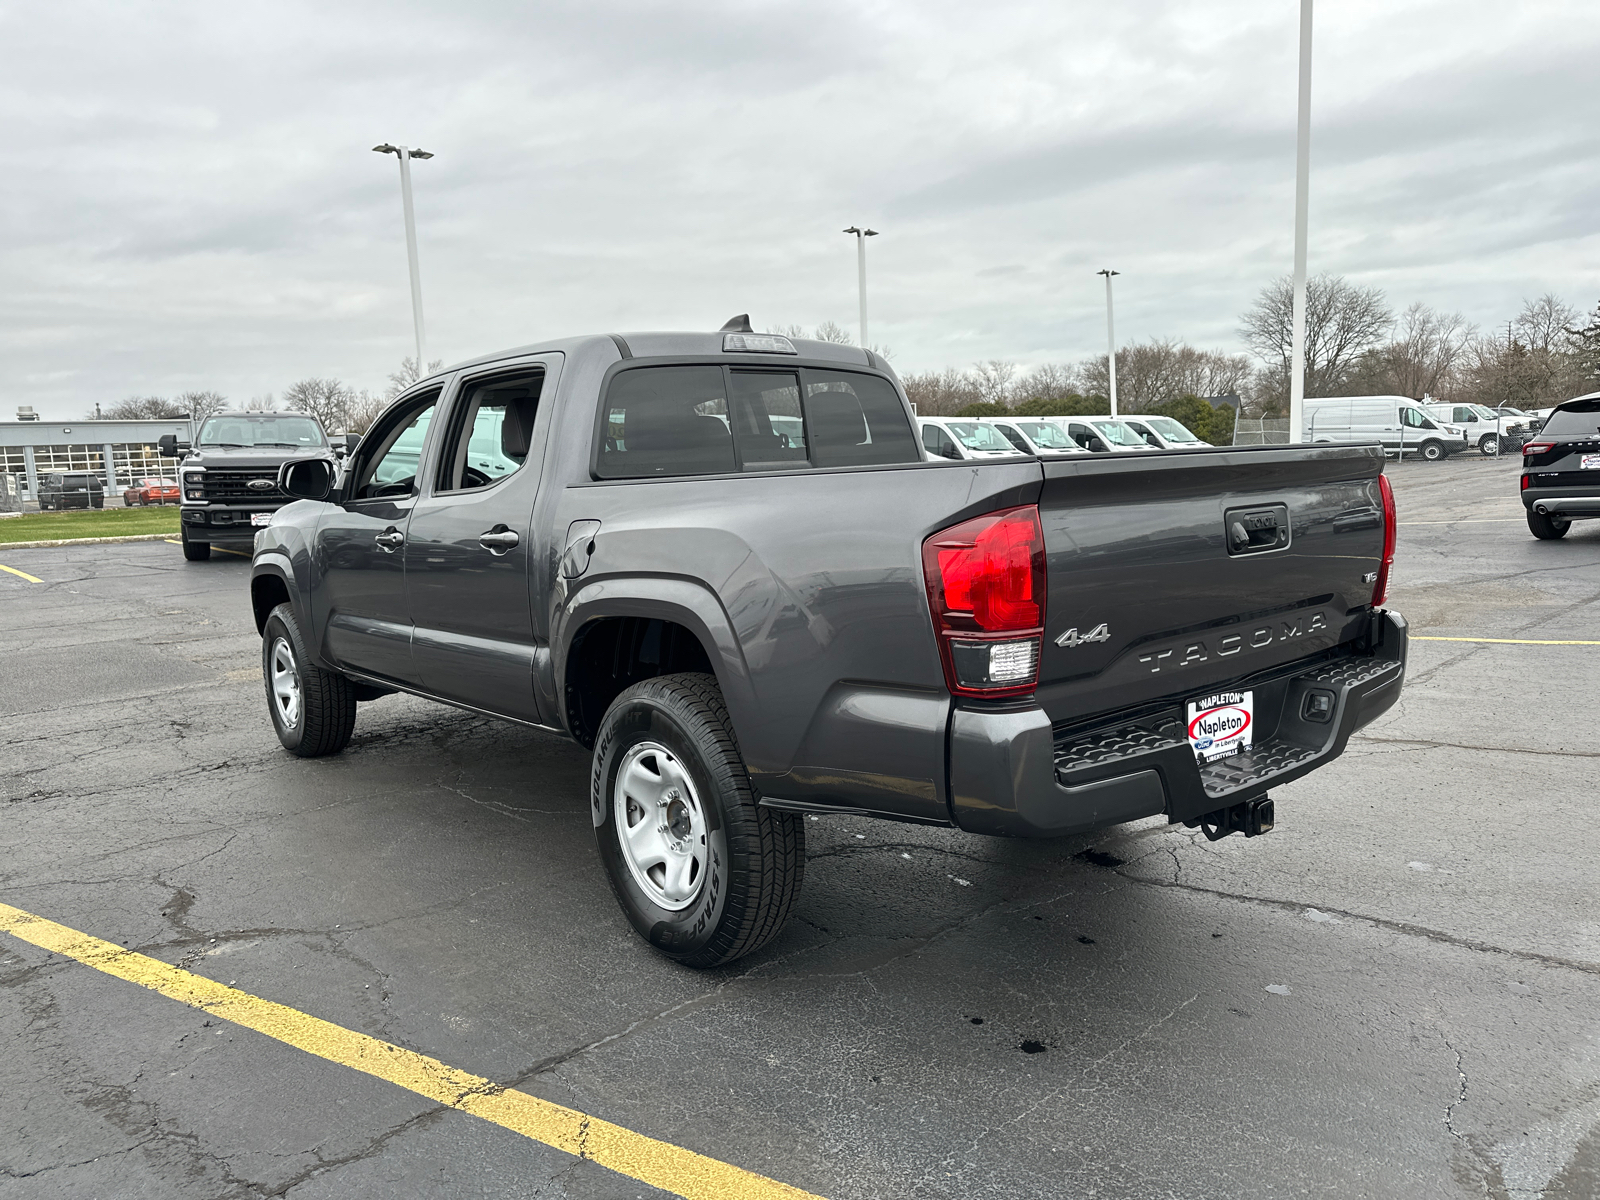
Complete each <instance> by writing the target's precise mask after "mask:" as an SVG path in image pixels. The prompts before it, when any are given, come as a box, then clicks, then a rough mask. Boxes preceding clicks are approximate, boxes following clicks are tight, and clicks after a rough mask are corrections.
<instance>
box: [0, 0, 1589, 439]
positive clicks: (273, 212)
mask: <svg viewBox="0 0 1600 1200" xmlns="http://www.w3.org/2000/svg"><path fill="white" fill-rule="evenodd" d="M1297 22H1298V5H1297V4H1295V3H1293V0H1274V2H1268V3H1263V2H1262V0H1248V2H1232V0H1229V2H1222V0H1217V2H1212V3H1207V2H1205V0H1189V2H1187V3H1161V2H1158V0H1123V2H1121V3H1117V4H1106V3H1092V4H1091V3H1083V2H1079V0H1054V2H1034V3H1021V2H1015V3H1014V2H1010V0H986V2H984V3H976V2H972V0H969V2H967V3H950V2H946V0H851V2H849V3H833V2H830V0H810V2H808V3H804V4H801V3H770V2H766V0H737V2H731V0H730V2H726V3H701V4H695V3H689V2H687V0H676V2H673V3H651V2H640V0H581V2H578V0H574V2H571V3H511V2H509V0H499V2H496V0H452V2H451V3H449V4H442V3H438V4H424V3H416V2H407V0H389V2H387V3H382V4H380V3H375V2H374V3H338V2H336V0H334V2H329V0H322V2H319V3H305V4H296V3H277V4H256V5H249V4H215V3H204V4H202V3H179V2H173V3H148V2H140V0H116V2H113V3H102V4H93V3H77V2H75V0H53V2H52V3H49V4H40V3H33V2H10V0H0V113H3V116H4V121H3V130H4V136H3V138H0V219H3V222H4V226H3V236H0V388H3V394H0V406H3V416H4V417H6V418H9V417H11V416H12V411H11V410H12V409H14V407H15V406H16V405H17V404H26V403H31V404H33V405H34V406H35V407H36V408H38V409H39V410H40V411H41V412H43V413H44V414H45V415H46V416H50V417H81V416H82V415H84V412H85V411H86V410H87V409H89V408H92V407H93V405H94V403H95V402H96V401H99V402H102V403H104V402H110V401H115V400H117V399H120V398H122V397H124V396H127V395H131V394H172V393H175V392H179V391H183V390H186V389H191V388H215V389H218V390H220V391H222V392H224V393H225V394H227V395H228V396H230V397H231V398H233V399H235V400H240V401H244V400H248V399H249V398H251V397H253V396H257V395H260V394H263V393H267V392H281V391H282V389H283V388H284V387H285V386H286V385H287V384H289V383H291V382H293V381H294V380H295V379H298V378H302V377H304V376H307V375H321V376H328V375H332V376H338V377H340V378H342V379H344V380H346V381H347V382H350V383H352V384H354V385H355V386H358V387H370V388H374V389H378V388H381V387H382V385H383V382H384V377H385V375H386V374H387V373H388V372H389V371H390V370H392V369H393V368H394V366H395V365H396V364H397V363H398V361H399V359H400V357H401V356H402V355H403V354H407V353H410V351H411V345H412V342H411V337H412V335H411V313H410V300H409V289H408V284H407V279H406V264H405V249H404V242H403V235H402V226H401V216H400V200H399V185H398V178H397V175H398V172H397V168H396V166H395V160H394V159H393V158H392V157H380V156H379V155H376V154H373V153H371V152H370V150H369V147H371V146H372V145H374V144H376V143H378V142H382V141H394V142H407V143H410V144H412V145H419V146H422V147H425V148H427V149H429V150H432V151H434V152H435V153H436V155H437V157H436V158H434V159H433V160H432V161H430V162H421V163H418V164H416V167H415V182H416V202H417V220H418V226H419V237H420V241H421V257H422V275H423V290H424V297H425V303H426V308H427V316H428V331H429V354H430V357H433V356H440V357H443V358H445V359H446V360H447V361H451V360H455V359H460V358H465V357H468V356H471V355H476V354H480V353H484V352H487V351H490V350H494V349H497V348H501V347H505V346H513V345H518V344H522V343H526V342H531V341H537V340H541V339H543V338H547V337H555V336H561V335H565V334H572V333H585V332H605V331H609V330H629V329H686V328H687V329H710V328H715V327H716V326H718V325H720V324H721V323H722V322H723V320H725V319H726V318H727V317H728V316H730V315H732V314H734V313H737V312H743V311H748V312H750V313H751V315H752V319H753V321H754V323H755V325H756V327H757V328H764V327H769V326H772V325H779V324H791V323H795V324H801V325H805V326H807V327H810V326H814V325H816V324H817V323H818V322H820V321H825V320H833V321H837V322H839V323H841V324H844V325H846V326H847V327H848V328H850V329H852V330H853V329H854V328H855V314H856V307H855V306H856V291H855V260H854V253H855V251H854V245H853V239H852V238H848V237H846V236H845V235H844V234H842V233H841V232H840V230H841V229H842V228H843V227H845V226H847V225H850V224H853V223H870V224H871V225H872V226H873V227H874V228H877V229H879V230H881V231H882V236H881V237H878V238H875V239H873V240H872V242H871V244H870V255H869V260H870V261H869V285H870V286H869V290H870V296H871V303H872V330H871V333H872V340H873V342H875V343H878V344H880V345H886V346H888V347H889V348H890V349H891V350H892V351H893V354H894V362H895V364H896V366H897V367H898V368H899V369H900V371H901V372H902V373H905V372H908V371H915V370H922V369H927V368H936V367H944V366H947V365H955V366H965V365H969V364H971V363H972V362H973V361H975V360H979V359H988V358H1005V359H1014V360H1017V361H1019V362H1024V363H1039V362H1046V361H1069V360H1073V359H1076V358H1079V357H1082V356H1085V355H1088V354H1092V353H1095V352H1097V351H1099V350H1102V349H1103V347H1104V336H1105V326H1104V292H1103V290H1102V283H1101V280H1100V279H1098V278H1097V277H1096V276H1095V271H1096V270H1097V269H1098V268H1100V267H1102V266H1112V267H1115V268H1116V269H1118V270H1120V271H1121V272H1122V275H1121V276H1120V278H1119V279H1118V280H1117V284H1118V292H1117V314H1118V320H1117V330H1118V335H1119V338H1120V339H1122V340H1125V341H1126V340H1135V339H1143V338H1148V337H1154V336H1176V337H1183V338H1187V339H1189V340H1190V341H1193V342H1195V343H1196V344H1198V345H1201V346H1204V347H1207V348H1222V349H1238V348H1239V339H1238V334H1237V325H1238V314H1239V312H1240V311H1241V310H1242V309H1243V308H1244V307H1245V306H1246V305H1247V304H1248V303H1249V301H1250V299H1251V298H1252V297H1253V296H1254V294H1255V293H1256V291H1257V290H1258V289H1259V288H1260V287H1261V286H1262V285H1263V284H1264V283H1265V282H1266V281H1267V280H1269V279H1270V278H1272V277H1273V276H1274V275H1277V274H1281V273H1284V272H1287V270H1288V269H1289V266H1290V261H1291V255H1292V239H1293V226H1292V216H1293V179H1294V117H1295V71H1296V57H1295V55H1296V32H1297ZM1597 51H1600V6H1596V5H1595V4H1593V2H1592V0H1582V2H1572V3H1563V2H1548V3H1539V2H1537V0H1531V2H1530V0H1524V2H1521V3H1512V2H1511V0H1499V2H1489V0H1452V2H1449V3H1445V2H1422V0H1381V2H1380V0H1340V2H1334V0H1324V3H1323V4H1322V5H1321V6H1320V7H1319V11H1318V18H1317V29H1316V53H1315V72H1314V98H1313V109H1314V111H1313V135H1312V199H1311V243H1310V247H1311V248H1310V257H1311V268H1312V270H1313V271H1318V270H1326V271H1333V272H1338V273H1342V274H1345V275H1348V276H1351V277H1353V278H1355V279H1357V280H1359V281H1361V282H1363V283H1369V284H1376V285H1378V286H1381V287H1382V288H1384V289H1385V290H1386V292H1387V293H1388V295H1389V297H1390V299H1391V301H1393V302H1394V303H1395V304H1396V305H1397V306H1404V305H1405V304H1407V303H1410V302H1411V301H1413V300H1422V301H1426V302H1428V303H1430V304H1434V305H1437V306H1439V307H1442V308H1446V309H1450V310H1459V311H1461V312H1463V313H1465V314H1466V316H1467V317H1468V318H1469V319H1470V320H1473V321H1475V322H1478V323H1479V324H1480V325H1485V326H1488V325H1494V324H1496V323H1499V322H1502V321H1504V320H1505V319H1506V318H1507V317H1508V316H1509V315H1511V313H1513V312H1514V311H1515V310H1516V308H1517V307H1518V306H1519V304H1520V302H1521V300H1522V298H1524V297H1532V296H1536V295H1538V294H1540V293H1542V292H1545V291H1553V292H1555V293H1557V294H1558V295H1560V296H1562V297H1563V298H1565V299H1567V300H1569V301H1571V302H1572V303H1575V304H1577V305H1579V306H1580V307H1582V308H1585V309H1591V308H1592V307H1593V306H1594V305H1595V303H1596V301H1597V300H1600V232H1597V214H1600V153H1597V151H1600V133H1597V130H1600V122H1597V121H1596V119H1595V117H1596V112H1597V105H1596V101H1595V98H1594V96H1595V93H1594V86H1593V82H1592V80H1593V63H1594V62H1595V61H1596V54H1597Z"/></svg>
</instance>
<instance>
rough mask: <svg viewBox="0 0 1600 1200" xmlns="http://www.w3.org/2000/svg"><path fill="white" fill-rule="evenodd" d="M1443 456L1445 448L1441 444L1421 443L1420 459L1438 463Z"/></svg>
mask: <svg viewBox="0 0 1600 1200" xmlns="http://www.w3.org/2000/svg"><path fill="white" fill-rule="evenodd" d="M1444 456H1445V448H1444V443H1443V442H1432V441H1429V442H1423V443H1422V457H1423V458H1425V459H1427V461H1429V462H1438V461H1439V460H1440V459H1442V458H1443V457H1444Z"/></svg>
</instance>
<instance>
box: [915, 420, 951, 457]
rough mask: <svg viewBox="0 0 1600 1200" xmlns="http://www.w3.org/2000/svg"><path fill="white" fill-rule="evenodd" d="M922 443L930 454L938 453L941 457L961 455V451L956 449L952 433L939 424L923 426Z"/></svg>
mask: <svg viewBox="0 0 1600 1200" xmlns="http://www.w3.org/2000/svg"><path fill="white" fill-rule="evenodd" d="M922 444H923V446H924V447H925V448H926V449H927V451H928V453H929V454H937V455H938V456H939V457H940V458H960V457H961V451H960V450H958V449H956V444H955V442H954V441H953V440H952V439H951V437H950V435H949V434H948V433H946V432H945V431H944V430H943V429H941V428H939V426H937V425H924V426H923V427H922Z"/></svg>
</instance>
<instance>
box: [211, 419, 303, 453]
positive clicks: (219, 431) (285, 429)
mask: <svg viewBox="0 0 1600 1200" xmlns="http://www.w3.org/2000/svg"><path fill="white" fill-rule="evenodd" d="M327 444H328V443H327V442H326V441H325V440H324V439H323V436H322V426H320V425H318V424H317V422H316V421H315V420H314V419H313V418H311V417H302V416H300V415H298V414H294V415H290V414H287V413H285V414H282V415H280V414H277V413H271V414H268V415H266V416H260V417H257V416H231V417H230V416H222V417H212V418H211V419H210V420H208V421H207V422H206V423H205V424H204V425H202V426H200V436H199V437H198V438H196V439H195V445H197V446H233V447H249V446H287V447H289V448H290V449H298V448H299V447H301V446H326V445H327Z"/></svg>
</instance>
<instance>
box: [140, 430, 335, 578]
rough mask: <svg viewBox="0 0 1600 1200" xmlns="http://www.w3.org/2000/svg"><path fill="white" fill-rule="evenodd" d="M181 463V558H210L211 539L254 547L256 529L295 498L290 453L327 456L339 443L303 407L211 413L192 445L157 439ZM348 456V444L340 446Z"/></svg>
mask: <svg viewBox="0 0 1600 1200" xmlns="http://www.w3.org/2000/svg"><path fill="white" fill-rule="evenodd" d="M158 445H159V447H160V450H161V453H162V454H163V455H164V456H166V457H168V458H175V457H177V456H178V455H179V454H183V455H184V456H185V457H184V459H183V464H182V465H181V466H180V467H179V468H178V475H179V486H180V487H181V488H182V491H183V499H182V500H181V501H180V503H181V504H182V509H181V510H180V513H181V519H182V524H181V526H180V529H181V530H182V532H181V535H180V536H181V538H182V540H183V556H184V557H185V558H187V559H188V560H189V561H191V562H194V561H196V560H199V559H205V558H210V557H211V547H212V545H213V544H217V545H222V546H231V547H233V548H234V549H237V550H241V551H244V552H246V553H248V552H249V551H250V549H251V548H252V547H253V546H254V545H255V536H256V530H257V529H259V528H261V527H262V526H263V525H265V524H266V523H267V522H268V521H269V520H271V519H272V514H273V513H275V512H276V511H277V510H278V509H280V508H282V507H283V506H284V505H285V504H287V503H288V502H289V497H287V496H285V495H284V494H283V493H282V492H280V491H279V490H278V468H279V467H281V466H282V465H283V464H284V463H286V462H288V461H289V460H290V459H304V458H325V459H328V460H329V461H332V460H333V459H334V458H335V452H336V448H335V446H334V445H333V443H331V442H330V441H329V439H328V435H327V433H326V432H324V430H323V428H322V425H321V423H320V422H318V420H317V419H316V418H315V417H311V416H307V415H306V414H305V413H297V412H270V411H268V412H231V413H218V414H217V415H216V416H214V417H207V418H206V420H205V423H204V424H202V425H201V426H200V433H199V436H198V437H196V438H195V440H194V444H193V445H192V446H189V445H185V444H183V443H180V442H179V441H178V440H177V438H175V437H174V436H173V435H172V434H167V435H166V436H165V437H163V438H161V440H160V442H159V443H158ZM337 452H338V453H339V454H342V453H343V452H344V446H343V444H342V440H341V444H340V445H339V446H338V447H337Z"/></svg>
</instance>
